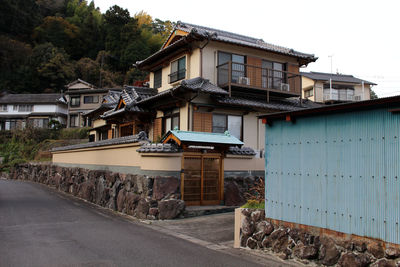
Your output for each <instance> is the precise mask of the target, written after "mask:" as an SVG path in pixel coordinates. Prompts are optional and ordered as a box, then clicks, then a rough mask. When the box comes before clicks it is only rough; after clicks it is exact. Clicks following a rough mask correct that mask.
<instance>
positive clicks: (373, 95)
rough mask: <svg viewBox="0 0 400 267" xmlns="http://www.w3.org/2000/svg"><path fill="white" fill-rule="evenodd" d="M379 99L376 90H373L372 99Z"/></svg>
mask: <svg viewBox="0 0 400 267" xmlns="http://www.w3.org/2000/svg"><path fill="white" fill-rule="evenodd" d="M377 98H379V97H378V95H377V94H376V93H375V91H374V90H372V89H371V99H377Z"/></svg>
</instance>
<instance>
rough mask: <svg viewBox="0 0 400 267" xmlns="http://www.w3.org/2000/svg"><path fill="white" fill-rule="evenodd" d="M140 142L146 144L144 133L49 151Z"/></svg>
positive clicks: (55, 149)
mask: <svg viewBox="0 0 400 267" xmlns="http://www.w3.org/2000/svg"><path fill="white" fill-rule="evenodd" d="M140 141H145V142H148V140H147V137H146V134H145V133H144V132H140V133H138V134H135V135H130V136H125V137H120V138H114V139H107V140H101V141H97V142H89V143H84V144H78V145H70V146H63V147H56V148H53V149H52V150H51V151H52V152H56V151H64V150H73V149H80V148H90V147H101V146H109V145H121V144H130V143H137V142H140Z"/></svg>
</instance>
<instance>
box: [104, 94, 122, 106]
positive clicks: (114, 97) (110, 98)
mask: <svg viewBox="0 0 400 267" xmlns="http://www.w3.org/2000/svg"><path fill="white" fill-rule="evenodd" d="M120 96H121V91H116V90H110V91H108V94H107V95H105V96H104V97H103V102H102V103H101V106H103V107H107V108H114V107H115V106H116V105H117V104H118V100H119V97H120Z"/></svg>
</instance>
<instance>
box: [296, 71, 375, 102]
mask: <svg viewBox="0 0 400 267" xmlns="http://www.w3.org/2000/svg"><path fill="white" fill-rule="evenodd" d="M301 75H302V86H303V98H307V99H309V100H311V101H315V102H320V103H340V102H351V101H362V100H370V99H371V87H372V86H374V85H376V84H375V83H373V82H369V81H365V80H361V79H359V78H356V77H354V76H353V75H345V74H332V73H323V72H302V73H301Z"/></svg>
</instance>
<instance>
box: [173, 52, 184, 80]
mask: <svg viewBox="0 0 400 267" xmlns="http://www.w3.org/2000/svg"><path fill="white" fill-rule="evenodd" d="M185 77H186V57H182V58H180V59H178V60H175V61H173V62H172V63H171V74H170V75H169V83H173V82H176V81H179V80H182V79H185Z"/></svg>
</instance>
